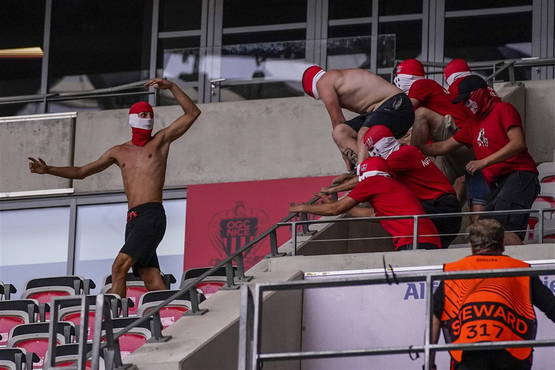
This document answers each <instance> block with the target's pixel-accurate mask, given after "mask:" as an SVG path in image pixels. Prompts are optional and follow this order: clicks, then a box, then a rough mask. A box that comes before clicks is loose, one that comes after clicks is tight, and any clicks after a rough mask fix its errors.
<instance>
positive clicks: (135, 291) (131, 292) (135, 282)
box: [102, 273, 176, 315]
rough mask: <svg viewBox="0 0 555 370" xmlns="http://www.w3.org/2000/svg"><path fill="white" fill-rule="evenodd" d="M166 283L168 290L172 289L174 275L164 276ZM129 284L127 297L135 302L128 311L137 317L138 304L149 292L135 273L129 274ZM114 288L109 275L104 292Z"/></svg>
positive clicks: (127, 280) (105, 281) (127, 278)
mask: <svg viewBox="0 0 555 370" xmlns="http://www.w3.org/2000/svg"><path fill="white" fill-rule="evenodd" d="M162 277H163V279H164V282H165V283H166V286H167V287H168V289H170V288H171V285H172V284H173V283H175V282H176V280H175V277H174V276H173V275H172V274H163V275H162ZM126 282H127V290H126V295H127V298H129V299H130V300H131V301H132V302H133V306H130V307H129V309H128V312H129V315H136V314H137V308H138V303H139V300H140V298H141V296H142V295H143V294H145V293H146V292H148V290H147V289H146V287H145V284H144V282H143V281H142V280H141V278H140V277H138V276H135V275H134V274H133V273H128V274H127V277H126ZM111 288H112V275H108V276H107V277H106V278H105V279H104V287H103V288H102V292H103V293H106V292H107V291H108V290H110V289H111Z"/></svg>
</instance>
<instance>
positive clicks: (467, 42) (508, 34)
mask: <svg viewBox="0 0 555 370" xmlns="http://www.w3.org/2000/svg"><path fill="white" fill-rule="evenodd" d="M397 40H399V39H398V38H397ZM444 48H445V56H446V57H448V58H464V59H467V60H468V61H480V60H496V59H512V58H523V57H529V56H530V55H531V50H532V13H531V12H527V13H518V14H499V15H488V16H480V17H476V16H475V17H462V18H447V19H446V20H445V44H444Z"/></svg>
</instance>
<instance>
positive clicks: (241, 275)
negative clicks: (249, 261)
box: [237, 253, 252, 283]
mask: <svg viewBox="0 0 555 370" xmlns="http://www.w3.org/2000/svg"><path fill="white" fill-rule="evenodd" d="M237 275H238V277H237V279H238V280H239V281H240V282H242V283H244V282H247V281H251V280H252V276H246V275H245V261H244V259H243V253H239V255H238V256H237Z"/></svg>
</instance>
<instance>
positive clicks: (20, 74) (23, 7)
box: [0, 0, 44, 115]
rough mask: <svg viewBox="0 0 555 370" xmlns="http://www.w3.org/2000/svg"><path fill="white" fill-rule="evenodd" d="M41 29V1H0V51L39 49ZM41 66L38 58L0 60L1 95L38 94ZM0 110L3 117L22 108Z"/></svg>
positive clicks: (42, 4)
mask: <svg viewBox="0 0 555 370" xmlns="http://www.w3.org/2000/svg"><path fill="white" fill-rule="evenodd" d="M43 29H44V1H16V0H9V1H2V10H1V11H0V35H2V36H0V49H14V48H24V47H34V46H39V47H42V41H43ZM7 35H9V37H6V36H7ZM41 66H42V59H40V58H39V59H3V58H0V96H12V95H30V94H38V93H39V90H40V78H41ZM0 107H1V108H2V112H3V115H11V114H15V113H16V112H17V111H19V110H20V109H22V106H16V105H13V106H11V107H10V106H4V107H2V106H0ZM35 113H36V112H35ZM22 114H24V113H22ZM29 114H30V113H29Z"/></svg>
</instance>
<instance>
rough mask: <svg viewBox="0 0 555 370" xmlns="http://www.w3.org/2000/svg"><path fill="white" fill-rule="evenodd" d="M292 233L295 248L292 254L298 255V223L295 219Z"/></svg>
mask: <svg viewBox="0 0 555 370" xmlns="http://www.w3.org/2000/svg"><path fill="white" fill-rule="evenodd" d="M291 235H292V236H293V250H292V251H291V255H292V256H296V255H297V223H296V222H295V221H293V222H291Z"/></svg>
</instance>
